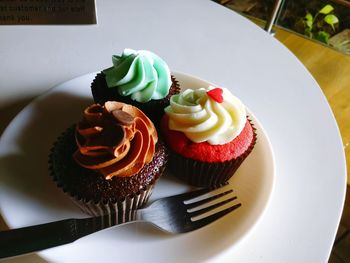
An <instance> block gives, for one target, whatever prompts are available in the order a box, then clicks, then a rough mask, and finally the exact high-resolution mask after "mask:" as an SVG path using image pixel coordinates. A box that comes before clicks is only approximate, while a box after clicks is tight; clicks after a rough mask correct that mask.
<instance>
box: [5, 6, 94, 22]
mask: <svg viewBox="0 0 350 263" xmlns="http://www.w3.org/2000/svg"><path fill="white" fill-rule="evenodd" d="M70 24H72V25H77V24H96V10H95V1H94V0H0V25H70Z"/></svg>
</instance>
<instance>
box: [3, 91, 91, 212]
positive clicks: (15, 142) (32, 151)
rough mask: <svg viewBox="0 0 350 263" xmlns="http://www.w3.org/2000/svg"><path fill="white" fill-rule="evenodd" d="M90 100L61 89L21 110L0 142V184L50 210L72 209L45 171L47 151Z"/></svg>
mask: <svg viewBox="0 0 350 263" xmlns="http://www.w3.org/2000/svg"><path fill="white" fill-rule="evenodd" d="M90 103H91V100H89V99H88V98H82V97H78V96H74V95H71V94H67V93H63V92H52V93H49V94H46V95H44V96H42V97H39V98H37V99H36V100H34V101H33V102H32V103H30V104H29V105H28V106H27V107H26V109H25V111H22V112H21V113H20V114H19V115H18V116H17V117H16V119H14V121H13V122H11V123H10V125H9V127H8V129H7V130H5V131H4V133H3V137H2V140H1V142H0V150H1V151H0V171H1V184H2V187H4V188H5V189H6V190H8V191H11V192H15V193H16V194H18V195H19V196H21V198H27V199H29V200H32V199H35V202H36V203H39V204H40V205H42V206H45V207H47V208H48V209H50V210H52V209H53V210H57V209H58V210H61V209H64V210H71V209H73V210H76V208H75V207H74V205H72V204H71V202H70V200H69V198H68V197H63V198H61V196H64V194H63V192H61V190H59V189H58V188H57V187H56V185H55V183H54V182H52V180H51V178H50V177H49V173H48V155H49V151H50V148H51V147H52V144H53V142H54V141H55V140H56V138H57V136H58V135H59V134H60V133H61V132H62V131H64V130H65V129H66V128H67V127H69V126H70V125H72V124H73V123H75V122H76V121H77V120H79V119H80V117H81V113H82V110H83V109H84V107H85V106H86V105H88V104H90Z"/></svg>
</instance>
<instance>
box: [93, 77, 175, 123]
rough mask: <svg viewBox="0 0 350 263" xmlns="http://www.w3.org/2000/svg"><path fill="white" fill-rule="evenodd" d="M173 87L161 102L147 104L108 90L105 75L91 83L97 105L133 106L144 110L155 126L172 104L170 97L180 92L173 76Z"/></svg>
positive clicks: (151, 101) (115, 90) (111, 89)
mask: <svg viewBox="0 0 350 263" xmlns="http://www.w3.org/2000/svg"><path fill="white" fill-rule="evenodd" d="M171 80H172V83H173V84H172V86H171V87H170V90H169V94H168V95H167V96H166V97H165V98H163V99H160V100H150V101H148V102H146V103H140V102H137V101H134V100H132V99H131V97H130V96H121V95H119V93H118V92H117V89H116V88H108V86H107V83H106V79H105V74H104V73H103V72H101V73H98V74H97V75H96V77H95V79H94V80H93V81H92V83H91V92H92V96H93V99H94V101H95V103H99V104H101V105H103V104H104V103H105V102H106V101H120V102H124V103H127V104H130V105H133V106H135V107H137V108H139V109H140V110H142V111H143V112H144V113H145V114H146V115H147V116H148V117H149V118H150V119H151V120H152V121H153V122H154V124H155V125H158V124H159V121H160V119H161V117H162V116H163V114H164V108H165V107H167V106H168V105H169V104H170V97H171V96H172V95H174V94H177V93H179V92H180V86H179V82H178V81H177V80H176V79H175V77H174V76H173V75H172V76H171Z"/></svg>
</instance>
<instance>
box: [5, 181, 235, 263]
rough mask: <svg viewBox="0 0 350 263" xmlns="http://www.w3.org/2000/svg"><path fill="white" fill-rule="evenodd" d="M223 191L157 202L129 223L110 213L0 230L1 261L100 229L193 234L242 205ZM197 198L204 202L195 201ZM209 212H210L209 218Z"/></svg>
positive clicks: (136, 213) (198, 192)
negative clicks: (141, 225) (132, 226)
mask: <svg viewBox="0 0 350 263" xmlns="http://www.w3.org/2000/svg"><path fill="white" fill-rule="evenodd" d="M222 188H223V186H221V187H220V188H217V189H200V190H196V191H192V192H187V193H184V194H180V195H175V196H170V197H165V198H162V199H159V200H156V201H155V202H153V203H152V204H151V205H149V206H148V207H146V208H143V209H138V210H133V211H131V217H130V220H129V221H128V222H121V223H118V222H113V220H111V218H112V216H111V214H107V215H103V216H96V217H89V218H82V219H65V220H60V221H55V222H50V223H46V224H41V225H34V226H28V227H23V228H17V229H12V230H6V231H1V232H0V258H4V257H11V256H16V255H21V254H25V253H30V252H35V251H40V250H43V249H47V248H51V247H55V246H59V245H63V244H68V243H71V242H73V241H75V240H77V239H79V238H81V237H84V236H86V235H89V234H92V233H94V232H97V231H100V230H102V229H106V228H109V227H112V226H116V225H123V224H126V223H131V222H141V221H143V222H148V223H151V224H153V225H154V226H156V227H158V228H159V229H161V230H163V231H165V232H169V233H186V232H189V231H193V230H196V229H199V228H201V227H203V226H206V225H208V224H210V223H212V222H214V221H215V220H217V219H219V218H221V217H223V216H224V215H226V214H228V213H230V212H231V211H233V210H235V209H237V208H239V207H240V206H241V204H240V203H238V204H230V203H232V201H233V200H235V199H236V198H237V197H236V196H233V197H232V195H231V197H229V196H226V195H228V194H230V193H232V192H233V190H232V189H230V190H226V191H223V189H222ZM218 189H220V190H218ZM217 191H219V193H217ZM204 195H205V196H204ZM200 196H203V198H204V199H203V198H202V199H200V200H198V199H199V198H200ZM224 197H225V199H224ZM221 199H224V200H221ZM214 201H216V203H213V202H214ZM226 204H227V205H226ZM228 204H230V206H229V207H227V206H228ZM219 208H220V209H219ZM217 210H219V211H217ZM208 212H212V213H211V214H210V215H208Z"/></svg>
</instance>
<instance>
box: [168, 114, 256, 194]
mask: <svg viewBox="0 0 350 263" xmlns="http://www.w3.org/2000/svg"><path fill="white" fill-rule="evenodd" d="M248 120H249V119H248ZM249 122H250V123H251V125H252V128H253V140H252V142H251V144H250V145H249V147H248V149H247V150H246V151H245V152H244V153H243V154H242V155H241V156H240V157H239V158H236V159H233V160H229V161H225V162H211V163H209V162H203V161H198V160H194V159H190V158H187V157H184V156H182V155H180V154H178V153H175V152H173V151H171V154H170V158H169V169H170V171H172V173H173V174H174V175H175V176H176V177H178V178H180V179H181V180H183V181H185V182H187V183H188V184H190V185H193V186H198V187H216V186H219V185H222V184H223V183H225V182H227V181H228V180H229V179H230V178H231V177H232V176H233V175H234V173H235V172H236V170H237V169H238V168H239V166H240V165H241V164H242V163H243V161H244V160H245V159H246V158H247V157H248V155H249V154H250V153H251V152H252V150H253V148H254V146H255V144H256V140H257V135H256V129H255V128H254V125H253V124H252V121H251V120H249Z"/></svg>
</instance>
